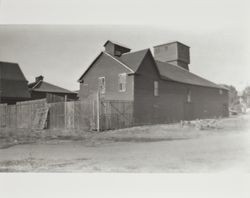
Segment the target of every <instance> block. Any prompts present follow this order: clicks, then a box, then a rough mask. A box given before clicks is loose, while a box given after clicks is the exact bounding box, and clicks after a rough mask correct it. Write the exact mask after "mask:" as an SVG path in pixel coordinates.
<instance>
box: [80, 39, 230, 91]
mask: <svg viewBox="0 0 250 198" xmlns="http://www.w3.org/2000/svg"><path fill="white" fill-rule="evenodd" d="M107 42H111V41H107ZM107 42H106V43H105V45H106V44H107ZM148 52H150V49H144V50H140V51H135V52H129V53H125V54H122V55H121V56H120V57H118V56H113V55H111V54H108V53H106V52H101V53H100V54H99V55H98V56H97V57H96V59H95V60H94V61H93V62H92V63H91V64H90V66H89V67H88V68H87V69H86V71H85V72H84V73H83V75H82V76H81V77H80V79H79V81H80V80H81V79H82V78H83V77H84V75H85V74H86V73H87V71H88V70H89V69H90V68H91V67H92V66H93V65H94V63H95V62H96V61H97V60H98V59H99V57H100V56H101V55H102V54H103V53H105V54H107V55H109V56H110V57H111V58H113V59H115V60H117V61H118V62H119V63H120V64H121V65H123V66H124V67H126V68H129V69H130V70H131V72H132V73H136V72H137V70H138V68H139V67H140V65H141V63H142V61H143V59H144V58H145V56H147V55H149V53H148ZM154 61H155V63H156V64H155V65H156V67H157V68H156V69H157V70H158V72H159V74H160V76H161V78H162V79H165V80H172V81H176V82H180V83H185V84H191V85H197V86H203V87H212V88H220V89H226V88H225V87H223V86H220V85H217V84H215V83H213V82H211V81H209V80H206V79H204V78H202V77H200V76H198V75H195V74H193V73H191V72H190V71H188V70H186V69H184V68H182V67H179V66H176V65H172V64H169V63H166V62H160V61H157V60H154Z"/></svg>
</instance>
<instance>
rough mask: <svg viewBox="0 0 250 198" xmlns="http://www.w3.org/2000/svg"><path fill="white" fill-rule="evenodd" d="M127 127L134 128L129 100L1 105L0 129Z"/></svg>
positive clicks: (44, 101)
mask: <svg viewBox="0 0 250 198" xmlns="http://www.w3.org/2000/svg"><path fill="white" fill-rule="evenodd" d="M46 109H47V110H48V111H45V110H46ZM43 119H44V120H43ZM41 123H42V124H41ZM41 126H42V128H41ZM130 126H133V102H131V101H112V100H100V99H98V97H97V98H94V99H93V98H92V99H91V100H84V101H70V102H58V103H47V102H46V100H45V99H44V100H33V101H25V102H19V103H17V104H16V105H6V104H0V128H17V129H19V128H20V129H36V128H38V129H39V128H40V129H43V128H45V129H52V130H53V129H69V130H71V129H74V130H84V131H93V130H97V131H104V130H109V129H119V128H126V127H130Z"/></svg>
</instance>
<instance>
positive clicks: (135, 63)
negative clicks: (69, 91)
mask: <svg viewBox="0 0 250 198" xmlns="http://www.w3.org/2000/svg"><path fill="white" fill-rule="evenodd" d="M148 51H149V49H144V50H140V51H136V52H129V53H125V54H123V55H122V56H120V57H118V56H113V55H111V54H108V53H106V52H101V53H100V54H99V55H98V56H97V57H96V58H95V59H94V61H93V62H92V63H91V64H90V65H89V67H88V68H87V69H86V70H85V72H84V73H83V74H82V76H81V77H80V78H79V80H78V81H81V79H82V78H83V77H84V75H85V74H86V73H87V72H88V71H89V69H90V68H91V67H92V66H93V65H94V64H95V62H96V61H97V60H98V59H99V58H100V56H101V55H102V54H106V55H107V56H109V57H111V58H112V59H114V60H116V61H117V62H118V63H120V64H121V65H122V66H123V67H125V68H126V69H128V70H130V71H131V73H135V72H136V71H137V69H138V68H139V66H140V64H141V62H142V60H143V59H144V57H145V56H146V54H147V52H148Z"/></svg>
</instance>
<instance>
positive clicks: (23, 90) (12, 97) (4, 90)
mask: <svg viewBox="0 0 250 198" xmlns="http://www.w3.org/2000/svg"><path fill="white" fill-rule="evenodd" d="M29 99H30V93H29V89H28V81H27V80H26V78H25V76H24V74H23V72H22V70H21V68H20V67H19V65H18V64H17V63H10V62H2V61H0V103H7V104H15V103H16V102H19V101H24V100H29Z"/></svg>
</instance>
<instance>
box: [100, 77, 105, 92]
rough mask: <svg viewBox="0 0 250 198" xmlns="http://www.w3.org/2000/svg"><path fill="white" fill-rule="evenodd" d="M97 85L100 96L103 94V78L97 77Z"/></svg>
mask: <svg viewBox="0 0 250 198" xmlns="http://www.w3.org/2000/svg"><path fill="white" fill-rule="evenodd" d="M98 85H99V87H98V88H99V92H100V93H101V94H104V93H105V77H99V78H98Z"/></svg>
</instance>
